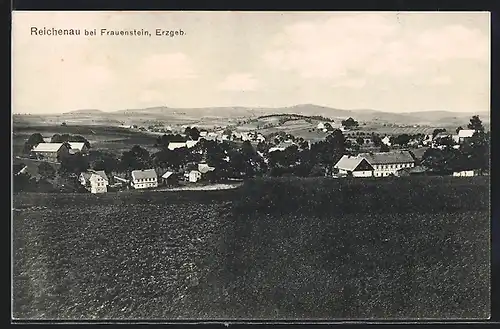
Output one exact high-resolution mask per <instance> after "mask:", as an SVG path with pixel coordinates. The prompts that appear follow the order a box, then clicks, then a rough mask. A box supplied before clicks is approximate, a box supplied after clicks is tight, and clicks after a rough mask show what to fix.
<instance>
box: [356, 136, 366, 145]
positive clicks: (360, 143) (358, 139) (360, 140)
mask: <svg viewBox="0 0 500 329" xmlns="http://www.w3.org/2000/svg"><path fill="white" fill-rule="evenodd" d="M364 142H365V139H364V138H363V137H358V138H356V143H358V145H363V144H364Z"/></svg>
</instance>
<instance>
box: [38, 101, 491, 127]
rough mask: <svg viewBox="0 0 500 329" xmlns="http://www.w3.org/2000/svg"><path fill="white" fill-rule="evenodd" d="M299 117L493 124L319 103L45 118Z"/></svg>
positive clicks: (484, 115) (447, 114)
mask: <svg viewBox="0 0 500 329" xmlns="http://www.w3.org/2000/svg"><path fill="white" fill-rule="evenodd" d="M281 114H290V115H291V114H296V115H304V116H310V117H311V116H323V117H325V118H331V119H333V120H336V121H337V120H342V119H346V118H348V117H353V118H354V119H355V120H357V121H360V122H366V123H380V124H384V123H394V124H400V125H414V124H419V125H430V126H443V125H445V126H449V127H452V126H459V125H462V126H463V125H466V124H467V123H468V122H469V119H470V118H471V116H472V115H475V114H478V115H479V116H480V118H481V120H483V122H484V123H485V124H487V125H488V124H489V122H490V113H489V112H486V111H479V112H470V113H464V112H451V111H418V112H407V113H393V112H384V111H377V110H373V109H353V110H345V109H337V108H332V107H326V106H320V105H315V104H299V105H294V106H289V107H279V108H265V107H206V108H170V107H167V106H159V107H149V108H143V109H126V110H119V111H113V112H104V111H101V110H98V109H85V110H74V111H70V112H66V113H64V114H62V115H61V114H58V115H46V116H44V118H47V119H50V118H55V119H56V120H58V119H60V118H61V117H62V118H66V119H69V118H70V119H71V120H75V121H78V120H79V119H81V120H88V119H92V121H95V122H126V121H140V122H146V121H148V122H149V121H155V120H157V121H165V122H172V124H191V123H197V124H203V122H204V121H210V120H212V121H213V120H217V121H218V122H219V123H220V124H221V125H223V124H224V123H225V122H235V120H241V119H252V118H258V117H262V116H269V115H281Z"/></svg>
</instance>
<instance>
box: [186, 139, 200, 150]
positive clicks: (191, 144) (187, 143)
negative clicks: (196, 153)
mask: <svg viewBox="0 0 500 329" xmlns="http://www.w3.org/2000/svg"><path fill="white" fill-rule="evenodd" d="M196 144H198V141H197V140H196V141H186V147H187V148H188V149H190V148H192V147H194V146H195V145H196Z"/></svg>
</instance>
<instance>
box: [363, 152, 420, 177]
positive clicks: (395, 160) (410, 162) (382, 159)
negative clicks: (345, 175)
mask: <svg viewBox="0 0 500 329" xmlns="http://www.w3.org/2000/svg"><path fill="white" fill-rule="evenodd" d="M358 156H359V157H363V158H365V159H366V161H368V163H369V164H370V165H372V167H373V169H374V172H373V176H375V177H386V176H389V175H395V174H396V172H397V171H398V170H399V169H403V168H413V167H415V159H414V158H413V156H412V155H411V153H410V152H409V151H393V152H379V153H363V154H359V155H358Z"/></svg>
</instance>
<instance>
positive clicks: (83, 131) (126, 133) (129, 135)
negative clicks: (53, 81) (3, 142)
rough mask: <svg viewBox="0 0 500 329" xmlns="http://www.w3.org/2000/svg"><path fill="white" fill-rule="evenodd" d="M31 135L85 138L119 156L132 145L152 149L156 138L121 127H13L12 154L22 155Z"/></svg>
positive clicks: (96, 147)
mask: <svg viewBox="0 0 500 329" xmlns="http://www.w3.org/2000/svg"><path fill="white" fill-rule="evenodd" d="M33 133H40V134H42V136H43V137H44V138H50V137H52V136H53V135H54V134H71V135H81V136H83V137H85V138H86V139H87V140H88V141H89V142H90V144H91V146H92V147H93V148H94V149H101V150H106V151H110V152H113V153H116V154H121V153H122V152H123V151H126V150H127V151H128V150H130V149H131V148H132V146H134V145H139V146H142V147H144V148H146V149H153V146H154V143H155V140H156V138H157V136H155V135H152V134H147V133H143V132H141V131H133V130H130V129H126V128H121V127H111V126H88V125H67V126H56V125H46V126H29V127H28V126H14V129H13V136H12V144H13V153H14V155H18V154H21V153H22V150H23V146H24V143H25V142H26V141H27V140H28V138H29V136H30V135H31V134H33Z"/></svg>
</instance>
